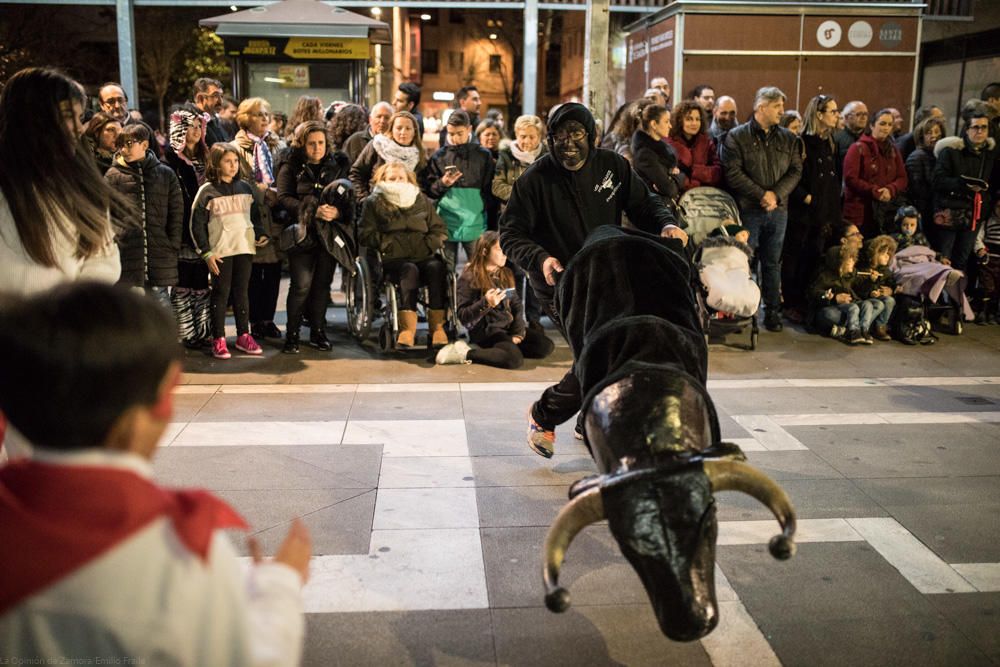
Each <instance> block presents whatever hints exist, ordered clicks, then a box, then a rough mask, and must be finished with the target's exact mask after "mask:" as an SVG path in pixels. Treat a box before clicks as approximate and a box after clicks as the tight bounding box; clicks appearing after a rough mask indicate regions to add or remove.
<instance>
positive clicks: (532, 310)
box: [507, 262, 542, 324]
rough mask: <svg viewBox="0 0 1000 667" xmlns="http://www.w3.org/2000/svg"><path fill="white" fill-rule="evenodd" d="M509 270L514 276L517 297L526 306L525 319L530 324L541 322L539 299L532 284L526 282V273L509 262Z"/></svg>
mask: <svg viewBox="0 0 1000 667" xmlns="http://www.w3.org/2000/svg"><path fill="white" fill-rule="evenodd" d="M507 268H509V269H510V270H511V271H512V272H513V274H514V284H515V285H516V286H517V295H518V296H519V297H521V303H523V304H524V319H526V320H527V321H528V324H531V323H533V322H539V321H540V320H541V319H542V308H541V306H539V305H538V297H536V296H535V291H534V290H533V289H532V288H531V283H529V282H528V281H527V280H526V277H525V274H524V271H522V270H521V269H520V268H519V267H518V266H517V265H516V264H514V263H513V262H508V263H507Z"/></svg>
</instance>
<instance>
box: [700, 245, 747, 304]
mask: <svg viewBox="0 0 1000 667" xmlns="http://www.w3.org/2000/svg"><path fill="white" fill-rule="evenodd" d="M699 277H700V279H701V284H702V285H704V286H705V289H706V290H707V291H708V295H707V296H706V298H705V303H706V304H708V307H709V308H711V309H713V310H718V311H722V312H724V313H727V314H729V315H733V316H735V317H750V316H751V315H753V314H754V313H756V312H757V307H758V306H759V304H760V288H759V287H758V286H757V283H755V282H754V281H753V280H752V279H751V277H750V258H749V257H747V254H746V253H745V252H743V251H742V250H740V249H739V248H737V247H734V246H721V247H714V248H703V249H702V253H701V268H700V271H699Z"/></svg>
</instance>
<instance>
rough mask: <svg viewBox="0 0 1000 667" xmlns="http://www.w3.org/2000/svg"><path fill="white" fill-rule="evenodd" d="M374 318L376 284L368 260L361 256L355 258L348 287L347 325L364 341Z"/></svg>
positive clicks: (354, 334) (352, 332) (356, 336)
mask: <svg viewBox="0 0 1000 667" xmlns="http://www.w3.org/2000/svg"><path fill="white" fill-rule="evenodd" d="M374 319H375V286H374V284H373V282H372V273H371V269H370V268H369V266H368V261H367V260H366V259H365V258H364V256H360V257H357V258H355V260H354V275H353V276H351V281H350V285H349V287H348V289H347V325H348V327H350V330H351V334H352V335H353V336H354V337H355V338H357V339H358V341H360V342H363V341H365V340H367V338H368V336H369V334H370V333H371V330H372V322H373V320H374Z"/></svg>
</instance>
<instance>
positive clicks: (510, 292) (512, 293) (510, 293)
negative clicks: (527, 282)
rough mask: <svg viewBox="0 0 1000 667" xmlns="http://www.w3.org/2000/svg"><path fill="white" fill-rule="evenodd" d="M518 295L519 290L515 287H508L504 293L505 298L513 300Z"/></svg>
mask: <svg viewBox="0 0 1000 667" xmlns="http://www.w3.org/2000/svg"><path fill="white" fill-rule="evenodd" d="M516 294H517V290H516V289H514V288H513V287H508V288H507V289H505V290H504V291H503V296H504V298H505V299H510V298H513V297H514V296H515V295H516Z"/></svg>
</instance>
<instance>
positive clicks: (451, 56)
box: [448, 51, 465, 72]
mask: <svg viewBox="0 0 1000 667" xmlns="http://www.w3.org/2000/svg"><path fill="white" fill-rule="evenodd" d="M464 67H465V54H464V53H462V52H461V51H449V52H448V71H449V72H461V71H462V69H463V68H464Z"/></svg>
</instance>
